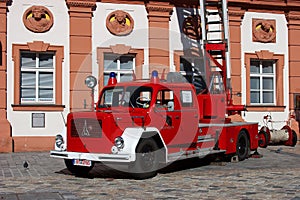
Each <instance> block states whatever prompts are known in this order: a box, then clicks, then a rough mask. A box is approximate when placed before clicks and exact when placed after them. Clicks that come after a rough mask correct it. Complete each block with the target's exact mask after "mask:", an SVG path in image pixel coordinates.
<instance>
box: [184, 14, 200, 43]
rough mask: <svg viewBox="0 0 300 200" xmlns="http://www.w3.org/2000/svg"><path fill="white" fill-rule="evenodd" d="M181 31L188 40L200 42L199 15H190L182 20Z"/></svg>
mask: <svg viewBox="0 0 300 200" xmlns="http://www.w3.org/2000/svg"><path fill="white" fill-rule="evenodd" d="M182 31H183V33H184V34H185V35H187V36H188V37H189V38H191V39H194V40H200V39H201V38H202V32H201V20H200V16H199V15H190V16H188V17H187V18H185V19H184V21H183V24H182Z"/></svg>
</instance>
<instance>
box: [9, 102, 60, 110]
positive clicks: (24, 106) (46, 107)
mask: <svg viewBox="0 0 300 200" xmlns="http://www.w3.org/2000/svg"><path fill="white" fill-rule="evenodd" d="M11 106H12V108H13V110H14V111H59V112H61V111H63V110H64V108H65V106H64V105H54V104H53V105H43V104H19V105H16V104H12V105H11Z"/></svg>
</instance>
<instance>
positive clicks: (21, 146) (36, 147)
mask: <svg viewBox="0 0 300 200" xmlns="http://www.w3.org/2000/svg"><path fill="white" fill-rule="evenodd" d="M54 143H55V137H54V136H51V137H29V136H23V137H21V136H19V137H13V151H14V152H28V151H31V152H32V151H50V150H53V149H54Z"/></svg>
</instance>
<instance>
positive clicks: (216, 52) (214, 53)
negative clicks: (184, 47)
mask: <svg viewBox="0 0 300 200" xmlns="http://www.w3.org/2000/svg"><path fill="white" fill-rule="evenodd" d="M208 52H209V53H210V54H211V55H222V53H223V51H222V50H209V51H208Z"/></svg>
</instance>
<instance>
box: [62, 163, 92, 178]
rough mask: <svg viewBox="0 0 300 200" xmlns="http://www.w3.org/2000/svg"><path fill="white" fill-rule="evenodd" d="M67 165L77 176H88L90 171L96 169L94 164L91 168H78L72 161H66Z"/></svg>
mask: <svg viewBox="0 0 300 200" xmlns="http://www.w3.org/2000/svg"><path fill="white" fill-rule="evenodd" d="M65 165H66V167H67V169H68V170H69V171H70V172H71V173H72V174H75V175H76V176H87V175H88V173H89V171H91V169H92V168H93V167H94V164H92V166H90V167H83V166H76V165H74V164H73V160H71V159H65Z"/></svg>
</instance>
